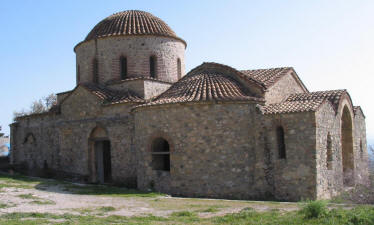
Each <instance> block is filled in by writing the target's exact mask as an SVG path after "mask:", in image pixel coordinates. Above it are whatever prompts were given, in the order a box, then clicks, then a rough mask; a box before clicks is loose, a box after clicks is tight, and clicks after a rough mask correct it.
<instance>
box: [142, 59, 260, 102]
mask: <svg viewBox="0 0 374 225" xmlns="http://www.w3.org/2000/svg"><path fill="white" fill-rule="evenodd" d="M226 67H227V66H224V65H220V64H216V63H203V64H202V65H201V66H199V67H197V68H195V69H193V70H191V71H190V72H189V73H188V74H187V75H186V76H184V77H183V78H182V79H180V80H179V81H178V82H176V83H174V84H173V85H172V86H171V87H170V88H169V89H168V90H167V91H165V92H164V93H162V94H161V95H159V96H158V97H156V98H155V99H154V100H153V101H152V102H150V103H148V104H146V105H159V104H168V103H182V102H206V101H264V100H263V99H262V98H258V97H255V96H254V95H253V94H251V93H250V91H249V90H248V89H247V88H246V87H244V86H243V85H242V84H241V83H240V82H239V81H238V80H235V79H234V78H233V76H231V75H230V73H229V72H230V71H227V68H226ZM230 68H231V67H230ZM231 69H232V68H231ZM233 70H234V69H233ZM234 71H236V70H234ZM236 72H238V71H236Z"/></svg>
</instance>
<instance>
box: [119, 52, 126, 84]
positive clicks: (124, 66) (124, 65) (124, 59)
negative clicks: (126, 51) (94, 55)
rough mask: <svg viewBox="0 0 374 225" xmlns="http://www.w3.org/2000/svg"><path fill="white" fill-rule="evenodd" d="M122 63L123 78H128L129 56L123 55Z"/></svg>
mask: <svg viewBox="0 0 374 225" xmlns="http://www.w3.org/2000/svg"><path fill="white" fill-rule="evenodd" d="M120 64H121V80H125V79H127V58H126V57H124V56H121V58H120Z"/></svg>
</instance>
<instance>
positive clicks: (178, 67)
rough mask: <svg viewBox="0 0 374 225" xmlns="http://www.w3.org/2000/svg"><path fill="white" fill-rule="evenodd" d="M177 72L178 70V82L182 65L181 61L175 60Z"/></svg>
mask: <svg viewBox="0 0 374 225" xmlns="http://www.w3.org/2000/svg"><path fill="white" fill-rule="evenodd" d="M177 70H178V80H179V79H181V77H182V64H181V59H180V58H178V59H177Z"/></svg>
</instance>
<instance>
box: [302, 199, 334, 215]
mask: <svg viewBox="0 0 374 225" xmlns="http://www.w3.org/2000/svg"><path fill="white" fill-rule="evenodd" d="M326 205H327V203H326V202H325V201H308V202H307V203H306V204H305V205H304V206H303V208H302V210H301V213H302V214H304V217H305V218H307V219H312V218H320V217H324V216H326V215H327V214H328V212H329V210H328V209H327V207H326Z"/></svg>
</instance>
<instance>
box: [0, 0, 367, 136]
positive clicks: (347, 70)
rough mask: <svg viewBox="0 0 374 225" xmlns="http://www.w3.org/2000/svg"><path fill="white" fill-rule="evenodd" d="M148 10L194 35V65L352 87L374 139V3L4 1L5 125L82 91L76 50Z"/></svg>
mask: <svg viewBox="0 0 374 225" xmlns="http://www.w3.org/2000/svg"><path fill="white" fill-rule="evenodd" d="M128 9H140V10H145V11H149V12H151V13H153V14H154V15H156V16H158V17H160V18H161V19H163V20H164V21H165V22H166V23H168V24H169V25H170V27H171V28H172V29H173V30H174V31H175V32H176V33H177V35H179V36H180V37H182V38H183V39H184V40H186V41H187V44H188V46H187V51H186V67H187V71H189V70H190V69H192V68H193V67H195V66H197V65H199V64H201V63H202V62H204V61H213V62H219V63H223V64H227V65H230V66H232V67H235V68H237V69H254V68H269V67H278V66H293V67H294V68H295V69H296V71H297V73H298V74H299V76H300V77H301V79H302V80H303V81H304V83H305V84H306V85H307V87H308V88H309V90H311V91H316V90H327V89H342V88H345V89H348V91H349V92H350V94H351V97H352V99H353V102H354V104H355V105H361V106H362V108H363V110H364V113H365V114H366V118H367V130H368V137H369V139H371V140H373V141H374V119H373V118H372V115H374V104H373V100H372V97H373V96H374V94H373V81H374V79H373V76H374V13H373V12H374V1H372V0H368V1H348V0H347V1H343V0H335V1H333V0H330V1H322V0H320V1H317V0H316V1H297V0H295V1H248V0H246V1H244V0H243V1H235V0H230V1H228V0H227V1H219V0H211V1H208V0H204V1H203V0H197V1H193V0H189V1H158V0H150V1H140V0H137V1H124V0H122V1H110V0H106V1H102V0H101V1H93V0H89V1H88V0H87V1H78V0H64V1H50V0H44V1H43V0H40V1H36V0H24V1H18V0H3V1H1V4H0V12H1V13H0V28H1V30H0V32H1V33H0V34H1V35H0V59H1V60H0V68H1V69H0V77H1V89H0V90H1V107H0V125H2V126H3V130H4V131H5V132H6V133H9V128H8V127H7V125H8V124H10V123H11V122H12V113H13V111H14V110H20V109H22V108H28V107H29V106H30V104H31V102H32V101H33V100H36V99H39V98H41V97H43V96H46V95H48V94H49V93H58V92H62V91H66V90H70V89H72V88H74V85H75V54H74V52H73V47H74V46H75V45H76V44H77V43H78V42H80V41H82V40H83V39H84V38H85V36H86V35H87V34H88V32H89V31H90V30H91V29H92V28H93V27H94V25H95V24H96V23H98V22H99V21H100V20H102V19H103V18H105V17H107V16H109V15H111V14H113V13H115V12H118V11H123V10H128Z"/></svg>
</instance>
